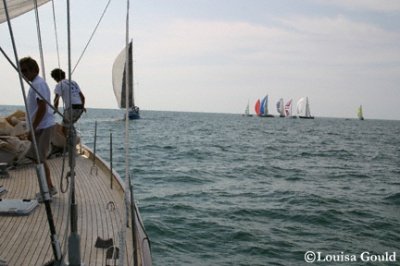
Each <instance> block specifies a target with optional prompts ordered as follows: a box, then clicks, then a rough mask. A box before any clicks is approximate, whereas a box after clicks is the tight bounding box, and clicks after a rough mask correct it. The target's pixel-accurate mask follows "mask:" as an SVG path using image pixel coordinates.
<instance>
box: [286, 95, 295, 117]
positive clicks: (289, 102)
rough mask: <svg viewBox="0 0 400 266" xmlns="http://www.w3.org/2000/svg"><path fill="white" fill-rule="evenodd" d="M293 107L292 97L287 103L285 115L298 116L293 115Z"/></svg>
mask: <svg viewBox="0 0 400 266" xmlns="http://www.w3.org/2000/svg"><path fill="white" fill-rule="evenodd" d="M292 109H293V105H292V99H290V101H288V102H287V103H286V104H285V115H286V117H288V118H297V116H295V115H293V112H292Z"/></svg>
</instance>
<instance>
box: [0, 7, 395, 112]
mask: <svg viewBox="0 0 400 266" xmlns="http://www.w3.org/2000/svg"><path fill="white" fill-rule="evenodd" d="M107 1H108V0H96V1H94V0H85V1H71V6H72V20H73V21H72V34H73V35H72V38H73V40H72V42H73V51H72V52H73V55H72V58H73V62H76V60H77V58H78V57H79V55H80V53H81V51H82V50H83V47H84V46H85V44H86V41H87V40H88V38H89V36H90V34H91V32H92V31H93V29H94V27H95V25H96V23H97V20H98V19H99V17H100V15H101V13H102V11H103V8H104V7H105V5H106V3H107ZM55 6H56V15H57V23H58V24H57V26H58V36H59V41H60V44H59V45H60V50H61V53H62V54H61V67H62V68H65V69H66V68H67V65H66V64H67V61H66V36H65V32H66V30H65V16H64V14H63V13H64V8H65V1H59V0H55ZM125 9H126V4H125V3H124V1H115V0H114V1H112V2H111V5H110V7H109V10H108V12H107V13H106V15H105V18H104V20H103V22H102V23H101V25H100V27H99V29H98V32H97V35H95V38H94V39H93V42H92V43H91V45H90V46H89V48H88V51H87V53H86V55H85V57H84V58H83V60H82V62H81V63H80V65H79V66H78V68H77V70H76V72H75V74H74V76H73V79H75V80H76V81H78V83H79V84H80V85H81V88H82V90H83V91H84V93H85V95H86V98H87V105H88V106H89V107H96V108H117V103H116V100H115V98H114V95H113V90H112V83H111V68H112V64H113V61H114V59H115V57H116V56H117V55H118V53H119V52H120V50H121V49H122V48H123V46H124V42H125ZM39 12H40V19H41V25H42V35H43V36H42V37H43V42H44V50H45V60H46V72H47V73H49V72H50V71H51V69H52V68H54V67H57V60H56V58H57V55H56V48H55V47H56V45H55V41H54V39H55V38H54V35H55V34H54V29H53V18H52V8H51V4H46V5H45V6H43V7H41V8H40V10H39ZM130 14H131V23H130V27H131V30H130V35H131V37H132V38H133V42H134V60H135V65H134V68H135V69H134V73H135V80H136V84H135V94H136V103H137V105H138V106H139V107H140V108H141V109H144V110H167V111H195V112H223V113H243V112H244V109H245V106H246V104H247V102H248V101H249V102H250V109H251V112H254V103H255V102H256V100H257V99H258V98H262V97H263V96H265V95H266V94H269V97H270V108H271V109H273V113H276V111H275V103H276V101H277V100H278V99H279V98H281V97H282V98H284V99H285V102H286V101H288V100H289V99H293V100H294V101H297V100H298V99H299V98H301V97H303V96H308V97H309V99H310V104H311V112H312V114H313V115H314V116H316V117H318V116H328V117H355V116H356V109H357V107H358V106H359V105H360V104H362V105H363V108H364V116H365V117H366V118H367V119H368V118H383V119H400V112H399V111H398V109H399V107H398V106H399V100H400V88H399V86H400V1H399V0H275V1H269V0H145V1H131V13H130ZM13 28H14V33H15V35H16V38H17V45H18V54H19V56H20V57H22V56H26V55H30V56H32V57H35V58H39V53H38V44H37V43H38V41H37V37H36V27H35V19H34V14H33V13H32V12H31V13H28V14H26V15H24V16H22V17H20V18H17V19H15V20H13ZM0 36H1V37H0V45H1V47H3V49H5V50H6V51H7V53H8V54H9V55H12V50H11V47H10V41H9V34H8V29H7V27H6V24H4V23H3V24H1V25H0ZM0 73H1V80H2V82H1V85H0V93H1V95H2V96H1V98H0V104H22V103H23V100H22V96H21V90H20V88H19V85H18V79H17V76H16V74H15V73H14V72H13V71H12V69H11V68H10V67H9V66H8V64H7V62H6V60H5V59H4V58H3V57H1V59H0ZM47 79H48V83H49V85H50V87H51V89H52V90H53V88H54V85H55V83H54V81H53V80H52V79H51V77H50V75H47Z"/></svg>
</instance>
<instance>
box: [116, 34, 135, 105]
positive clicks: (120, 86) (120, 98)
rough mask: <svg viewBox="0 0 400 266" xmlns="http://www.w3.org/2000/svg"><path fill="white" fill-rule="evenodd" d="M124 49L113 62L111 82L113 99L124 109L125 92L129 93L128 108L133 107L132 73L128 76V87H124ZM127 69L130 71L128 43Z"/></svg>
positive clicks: (130, 60) (130, 56) (130, 44)
mask: <svg viewBox="0 0 400 266" xmlns="http://www.w3.org/2000/svg"><path fill="white" fill-rule="evenodd" d="M125 57H126V52H125V48H124V49H123V50H122V51H121V52H120V53H119V55H118V56H117V58H116V59H115V61H114V64H113V68H112V80H113V81H112V82H113V88H114V94H115V98H116V99H117V102H118V106H119V108H126V98H125V95H126V91H127V90H128V92H129V103H128V107H133V106H135V104H134V101H133V73H132V72H131V75H129V81H128V86H126V78H125V73H126V71H125V65H126V64H125V62H126V58H125ZM128 60H129V69H130V71H132V42H130V43H129V58H128Z"/></svg>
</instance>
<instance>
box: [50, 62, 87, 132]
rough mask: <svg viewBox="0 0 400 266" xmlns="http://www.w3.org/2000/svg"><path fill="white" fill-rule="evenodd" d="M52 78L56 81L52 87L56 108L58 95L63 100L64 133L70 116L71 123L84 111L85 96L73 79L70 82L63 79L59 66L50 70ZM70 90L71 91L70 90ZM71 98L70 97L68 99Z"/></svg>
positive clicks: (62, 72)
mask: <svg viewBox="0 0 400 266" xmlns="http://www.w3.org/2000/svg"><path fill="white" fill-rule="evenodd" d="M51 76H52V78H53V79H54V80H55V81H56V82H57V85H56V88H55V89H54V94H55V97H54V107H55V108H58V102H59V99H60V97H62V99H63V101H64V105H65V108H64V115H63V116H64V119H63V126H64V129H63V132H64V134H65V133H66V130H65V128H66V127H69V125H70V124H71V123H70V120H71V116H72V123H75V122H76V121H78V119H79V118H80V117H81V115H82V113H83V112H84V111H85V112H86V109H85V96H84V95H83V93H82V92H81V89H80V87H79V85H78V83H76V82H75V81H73V80H71V82H70V81H69V80H67V79H65V72H64V71H63V70H62V69H60V68H55V69H53V70H52V71H51ZM70 90H71V92H70ZM70 98H71V99H70Z"/></svg>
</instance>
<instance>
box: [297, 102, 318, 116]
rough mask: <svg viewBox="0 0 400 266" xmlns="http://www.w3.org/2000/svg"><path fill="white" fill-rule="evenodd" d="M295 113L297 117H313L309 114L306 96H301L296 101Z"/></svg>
mask: <svg viewBox="0 0 400 266" xmlns="http://www.w3.org/2000/svg"><path fill="white" fill-rule="evenodd" d="M297 114H298V116H299V118H304V119H314V117H313V116H311V112H310V104H309V102H308V97H303V98H301V99H300V100H299V101H298V102H297Z"/></svg>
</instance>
